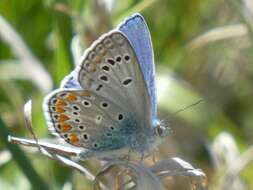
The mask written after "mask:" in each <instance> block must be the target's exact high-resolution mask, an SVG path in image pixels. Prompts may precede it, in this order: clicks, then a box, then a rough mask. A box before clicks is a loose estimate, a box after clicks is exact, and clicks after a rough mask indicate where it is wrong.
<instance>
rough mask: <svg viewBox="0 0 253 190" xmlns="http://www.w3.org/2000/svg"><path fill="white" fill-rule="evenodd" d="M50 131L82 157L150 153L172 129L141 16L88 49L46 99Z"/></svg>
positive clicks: (131, 19)
mask: <svg viewBox="0 0 253 190" xmlns="http://www.w3.org/2000/svg"><path fill="white" fill-rule="evenodd" d="M43 108H44V112H45V116H46V118H47V122H48V125H49V127H50V130H51V131H52V132H53V133H54V134H55V135H57V136H59V137H60V138H61V139H64V140H65V141H66V142H67V143H68V144H70V145H73V146H75V147H80V148H83V149H84V150H85V151H84V153H83V154H82V159H87V158H89V157H92V156H95V157H98V158H101V159H102V158H111V157H115V156H116V157H118V156H122V155H123V154H125V152H128V151H133V152H136V153H139V154H141V155H144V154H146V153H149V152H150V151H151V150H152V149H153V148H154V147H156V145H157V144H158V143H160V141H161V139H162V137H164V136H166V135H167V133H168V132H169V128H168V127H165V126H163V125H162V124H161V122H160V121H159V119H158V118H157V102H156V86H155V68H154V55H153V48H152V43H151V38H150V33H149V30H148V27H147V24H146V22H145V20H144V18H143V17H142V16H141V15H140V14H138V13H136V14H134V15H132V16H131V17H129V18H127V19H126V20H125V21H124V22H123V23H121V24H120V25H119V26H118V27H117V28H116V29H114V30H112V31H110V32H108V33H106V34H104V35H102V36H101V37H100V38H99V39H98V40H96V41H95V42H94V43H93V44H92V45H91V47H90V48H88V49H87V50H86V51H85V52H84V55H83V56H82V58H81V59H80V63H79V64H78V66H77V67H76V68H75V69H74V70H73V71H72V72H71V73H70V74H69V75H68V76H66V77H65V78H64V80H63V81H62V84H61V87H60V88H59V89H57V90H55V91H53V92H52V93H50V94H49V95H48V96H46V97H45V100H44V103H43Z"/></svg>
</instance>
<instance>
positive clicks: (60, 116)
mask: <svg viewBox="0 0 253 190" xmlns="http://www.w3.org/2000/svg"><path fill="white" fill-rule="evenodd" d="M66 120H69V117H68V116H66V115H65V114H60V115H59V118H58V121H59V122H63V121H66Z"/></svg>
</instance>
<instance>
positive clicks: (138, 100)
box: [78, 31, 150, 122]
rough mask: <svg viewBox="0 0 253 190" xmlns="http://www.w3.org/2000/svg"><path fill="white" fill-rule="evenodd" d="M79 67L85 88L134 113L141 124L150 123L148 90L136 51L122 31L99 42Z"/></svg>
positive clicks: (109, 34)
mask: <svg viewBox="0 0 253 190" xmlns="http://www.w3.org/2000/svg"><path fill="white" fill-rule="evenodd" d="M79 67H80V69H79V72H78V73H79V75H78V80H79V83H80V85H81V86H82V87H83V88H84V89H88V90H91V91H92V92H94V93H95V94H97V95H99V96H102V97H105V98H107V99H109V100H110V101H112V102H113V103H115V104H116V105H118V106H120V107H122V108H126V109H127V110H128V111H129V112H134V113H135V114H136V115H137V116H138V117H139V118H140V121H144V122H146V121H148V122H149V117H150V103H149V97H148V91H147V87H146V84H145V81H144V78H143V75H142V72H141V71H140V66H139V63H138V60H137V58H136V55H135V52H134V50H133V48H132V46H131V44H130V43H129V41H128V39H127V38H126V37H125V36H124V35H123V34H122V33H121V32H117V31H113V32H110V33H108V34H106V35H104V36H102V37H101V38H100V39H99V40H97V41H96V42H95V43H94V44H93V45H92V47H91V48H90V49H89V50H87V51H86V54H85V55H84V57H83V60H82V62H81V64H80V66H79Z"/></svg>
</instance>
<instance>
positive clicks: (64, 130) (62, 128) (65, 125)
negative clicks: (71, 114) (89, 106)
mask: <svg viewBox="0 0 253 190" xmlns="http://www.w3.org/2000/svg"><path fill="white" fill-rule="evenodd" d="M71 128H72V126H71V125H69V124H67V123H63V124H62V125H61V132H63V133H66V132H68V131H69V130H70V129H71Z"/></svg>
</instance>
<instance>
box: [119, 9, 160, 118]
mask: <svg viewBox="0 0 253 190" xmlns="http://www.w3.org/2000/svg"><path fill="white" fill-rule="evenodd" d="M118 30H120V31H121V32H123V34H124V35H125V36H126V37H127V39H128V40H129V42H130V43H131V45H132V46H133V48H134V50H135V53H136V55H137V58H138V61H139V64H140V67H141V70H142V73H143V75H144V78H145V82H146V84H147V87H148V92H149V98H150V103H151V112H152V119H157V118H156V117H157V116H156V115H157V113H156V112H157V103H156V84H155V67H154V66H155V65H154V54H153V48H152V41H151V37H150V33H149V29H148V26H147V24H146V22H145V20H144V18H143V17H142V16H141V15H140V14H138V13H136V14H134V15H133V16H131V17H130V18H127V20H125V21H124V22H123V23H121V24H120V25H119V26H118Z"/></svg>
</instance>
